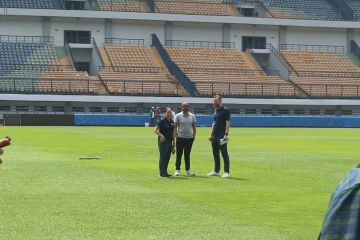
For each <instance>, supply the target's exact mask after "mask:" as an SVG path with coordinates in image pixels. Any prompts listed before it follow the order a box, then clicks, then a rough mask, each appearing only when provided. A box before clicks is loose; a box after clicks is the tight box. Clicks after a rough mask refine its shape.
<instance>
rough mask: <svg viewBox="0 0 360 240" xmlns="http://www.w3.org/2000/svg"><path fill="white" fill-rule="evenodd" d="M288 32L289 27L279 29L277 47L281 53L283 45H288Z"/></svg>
mask: <svg viewBox="0 0 360 240" xmlns="http://www.w3.org/2000/svg"><path fill="white" fill-rule="evenodd" d="M286 32H287V27H286V26H280V27H279V45H278V46H275V47H277V49H278V50H279V51H280V50H281V44H286V43H287V42H286Z"/></svg>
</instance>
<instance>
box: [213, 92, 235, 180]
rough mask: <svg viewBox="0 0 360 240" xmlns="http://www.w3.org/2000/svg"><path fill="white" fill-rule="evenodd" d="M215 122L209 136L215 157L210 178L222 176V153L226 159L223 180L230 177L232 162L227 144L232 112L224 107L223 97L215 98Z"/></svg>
mask: <svg viewBox="0 0 360 240" xmlns="http://www.w3.org/2000/svg"><path fill="white" fill-rule="evenodd" d="M214 107H215V114H214V122H213V124H212V131H211V134H210V136H209V141H211V146H212V150H213V155H214V162H215V166H214V170H213V171H212V172H210V173H208V174H207V175H208V176H220V173H219V172H220V151H221V155H222V157H223V159H224V174H223V175H222V176H221V177H223V178H228V177H230V160H229V154H228V151H227V142H228V140H229V129H230V111H229V109H227V108H226V107H224V106H223V105H222V99H221V96H219V95H216V96H214Z"/></svg>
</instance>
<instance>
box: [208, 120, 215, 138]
mask: <svg viewBox="0 0 360 240" xmlns="http://www.w3.org/2000/svg"><path fill="white" fill-rule="evenodd" d="M214 126H215V122H213V123H212V126H211V133H210V136H209V141H211V139H212V135H213V132H214Z"/></svg>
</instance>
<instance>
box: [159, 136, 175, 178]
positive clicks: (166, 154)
mask: <svg viewBox="0 0 360 240" xmlns="http://www.w3.org/2000/svg"><path fill="white" fill-rule="evenodd" d="M158 146H159V152H160V159H159V170H160V176H166V175H167V174H168V172H167V168H168V165H169V160H170V156H171V150H172V141H165V142H163V143H161V142H160V141H158Z"/></svg>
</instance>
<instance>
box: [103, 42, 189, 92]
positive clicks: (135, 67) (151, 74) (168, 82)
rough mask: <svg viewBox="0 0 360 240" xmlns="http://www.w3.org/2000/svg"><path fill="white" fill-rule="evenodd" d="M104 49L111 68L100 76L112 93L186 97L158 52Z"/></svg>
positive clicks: (122, 47)
mask: <svg viewBox="0 0 360 240" xmlns="http://www.w3.org/2000/svg"><path fill="white" fill-rule="evenodd" d="M104 48H105V53H106V54H107V57H108V58H109V61H110V63H111V66H107V67H105V68H104V69H103V71H101V72H100V78H101V80H102V81H103V82H104V84H105V85H106V86H107V89H108V91H109V92H110V93H115V94H145V95H146V94H152V95H154V94H155V95H157V94H160V95H184V94H185V91H184V89H183V88H182V86H181V85H180V84H179V83H178V82H177V81H176V79H175V78H174V77H173V76H171V75H170V73H168V72H167V70H166V69H165V67H164V65H163V63H162V61H161V60H160V57H159V56H158V55H157V52H156V51H155V50H154V49H152V48H146V47H144V46H129V45H122V44H121V45H116V44H106V45H105V47H104Z"/></svg>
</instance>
